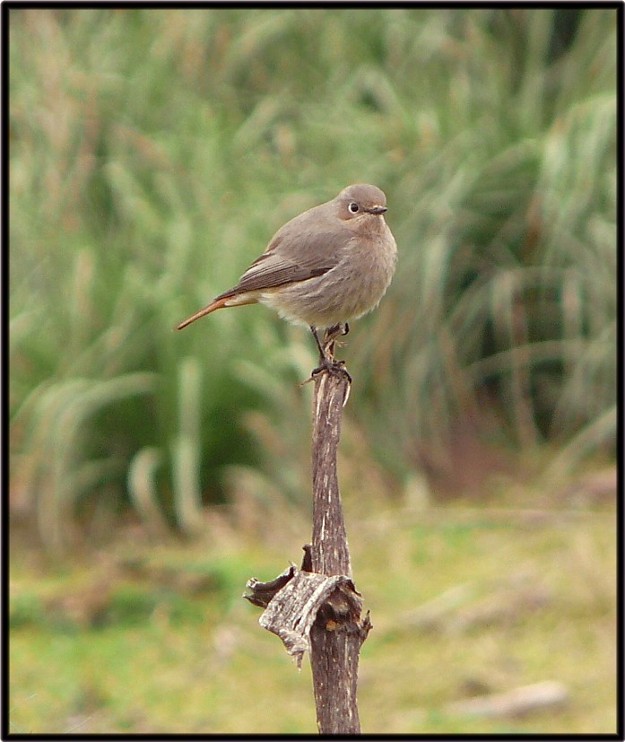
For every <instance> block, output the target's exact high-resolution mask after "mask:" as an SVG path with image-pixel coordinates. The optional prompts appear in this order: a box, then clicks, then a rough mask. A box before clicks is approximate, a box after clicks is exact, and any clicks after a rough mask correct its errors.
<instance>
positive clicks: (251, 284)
mask: <svg viewBox="0 0 625 742" xmlns="http://www.w3.org/2000/svg"><path fill="white" fill-rule="evenodd" d="M386 211H387V205H386V196H385V194H384V192H383V191H382V190H380V189H379V188H377V187H376V186H374V185H369V184H366V183H356V184H353V185H349V186H347V187H346V188H343V190H342V191H341V192H340V193H339V194H338V195H337V196H336V197H335V198H333V199H331V200H330V201H327V202H326V203H323V204H320V205H319V206H314V207H313V208H311V209H308V210H307V211H304V212H303V213H301V214H299V216H296V217H294V218H293V219H291V220H290V221H288V222H287V223H286V224H284V225H283V226H282V227H281V228H280V229H279V230H278V231H277V232H276V233H275V234H274V236H273V237H272V238H271V240H270V241H269V243H268V245H267V247H266V249H265V251H264V252H263V253H262V255H260V256H259V257H258V258H257V259H256V260H255V261H254V262H253V263H252V264H251V265H250V267H249V268H248V269H247V270H246V271H245V273H243V275H242V276H241V278H240V279H239V281H238V283H237V284H236V285H235V286H233V287H232V288H231V289H228V290H227V291H224V292H223V293H221V294H219V295H218V296H216V297H215V298H214V299H213V300H212V301H211V302H210V304H208V305H207V306H205V307H204V308H203V309H200V310H199V311H197V312H195V314H192V315H191V316H190V317H188V318H187V319H185V320H184V321H183V322H181V323H180V324H179V325H178V326H177V328H176V329H178V330H182V329H183V328H185V327H187V326H188V325H190V324H191V323H192V322H195V321H196V320H198V319H200V318H201V317H204V316H206V315H207V314H210V313H211V312H215V311H217V310H218V309H224V308H226V307H235V306H242V305H245V304H255V303H257V302H260V303H261V304H264V305H266V306H268V307H270V308H271V309H274V310H275V311H277V313H278V314H279V315H280V317H282V318H283V319H285V320H287V321H289V322H291V323H294V324H299V325H307V326H308V327H309V328H310V330H311V332H312V335H313V337H314V339H315V342H316V345H317V348H318V350H319V367H318V368H316V369H315V370H314V371H313V374H315V373H316V372H318V371H321V370H324V369H326V370H330V371H331V370H332V369H336V367H337V365H341V364H342V365H343V366H344V362H343V361H336V360H335V359H334V354H333V348H334V341H335V339H336V338H337V337H338V336H339V335H346V334H347V333H348V332H349V322H350V321H351V320H354V319H358V318H359V317H362V316H363V315H364V314H367V313H368V312H370V311H371V310H373V309H375V308H376V307H377V305H378V304H379V302H380V300H381V299H382V297H383V296H384V294H385V293H386V290H387V288H388V286H389V285H390V283H391V280H392V278H393V274H394V272H395V267H396V263H397V244H396V242H395V238H394V237H393V234H392V232H391V230H390V228H389V227H388V225H387V223H386V220H385V218H384V214H385V213H386ZM323 330H325V334H324V337H323V340H321V339H320V337H319V332H320V331H323Z"/></svg>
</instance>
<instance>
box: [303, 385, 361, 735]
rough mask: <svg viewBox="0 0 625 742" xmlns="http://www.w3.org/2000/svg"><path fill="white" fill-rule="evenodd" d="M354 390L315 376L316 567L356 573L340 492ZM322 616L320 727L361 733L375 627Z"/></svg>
mask: <svg viewBox="0 0 625 742" xmlns="http://www.w3.org/2000/svg"><path fill="white" fill-rule="evenodd" d="M348 392H349V376H348V375H347V374H346V373H331V372H325V373H320V374H317V375H316V376H315V394H314V420H313V451H312V469H313V535H312V541H313V543H312V552H311V556H312V570H313V572H318V573H321V574H324V575H348V576H351V563H350V556H349V548H348V545H347V534H346V531H345V522H344V518H343V509H342V506H341V498H340V494H339V487H338V479H337V471H336V453H337V447H338V443H339V438H340V424H341V415H342V413H343V406H344V403H345V400H346V397H347V394H348ZM337 629H338V624H336V623H335V622H333V621H331V620H326V621H324V620H322V619H318V620H317V621H316V622H315V624H314V625H313V627H312V629H311V633H310V644H311V649H310V660H311V666H312V673H313V684H314V692H315V704H316V708H317V725H318V727H319V732H320V733H321V734H340V733H342V734H359V733H360V721H359V718H358V706H357V703H356V687H357V681H358V658H359V653H360V646H361V644H362V642H363V641H364V638H365V637H366V634H367V631H368V629H369V623H368V618H367V619H365V620H364V621H363V622H360V616H354V617H353V620H350V621H348V622H347V623H346V624H343V625H342V626H341V627H340V630H337Z"/></svg>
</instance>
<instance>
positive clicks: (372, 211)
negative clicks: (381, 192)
mask: <svg viewBox="0 0 625 742" xmlns="http://www.w3.org/2000/svg"><path fill="white" fill-rule="evenodd" d="M367 211H368V212H369V213H370V214H383V213H384V212H385V211H388V208H387V207H386V206H372V207H371V208H370V209H367Z"/></svg>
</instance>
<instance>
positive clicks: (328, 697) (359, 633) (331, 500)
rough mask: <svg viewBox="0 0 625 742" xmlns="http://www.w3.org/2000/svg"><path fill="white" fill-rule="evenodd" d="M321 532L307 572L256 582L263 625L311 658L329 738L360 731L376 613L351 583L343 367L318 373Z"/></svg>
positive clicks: (315, 451)
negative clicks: (341, 473) (342, 479)
mask: <svg viewBox="0 0 625 742" xmlns="http://www.w3.org/2000/svg"><path fill="white" fill-rule="evenodd" d="M314 382H315V393H314V410H313V446H312V470H313V532H312V544H311V545H306V546H305V547H304V552H305V554H304V559H303V561H302V567H301V569H300V570H298V569H297V568H296V567H294V566H291V567H290V568H289V569H287V570H285V571H284V572H283V573H282V574H281V575H279V576H278V577H277V578H276V579H275V580H271V581H270V582H264V583H263V582H259V581H258V580H255V579H252V580H249V581H248V583H247V587H248V589H249V590H250V591H251V593H250V594H248V595H244V597H245V598H247V599H248V600H249V601H250V602H252V603H254V605H258V606H260V607H262V608H264V609H265V611H264V613H263V615H262V616H261V617H260V619H259V623H260V625H261V626H263V627H264V628H266V629H267V630H268V631H271V632H273V633H274V634H276V635H277V636H279V637H280V638H281V639H282V641H283V643H284V645H285V647H286V649H287V651H288V652H289V654H291V655H292V656H293V657H295V659H296V660H297V663H298V666H299V665H300V664H301V660H302V656H303V654H304V652H309V653H310V662H311V667H312V674H313V685H314V694H315V704H316V709H317V726H318V728H319V731H320V732H321V733H322V734H359V733H360V721H359V718H358V705H357V703H356V690H357V683H358V659H359V654H360V647H361V645H362V643H363V641H364V640H365V639H366V638H367V634H368V632H369V629H370V628H371V623H370V621H369V614H368V613H367V614H366V615H365V617H364V618H361V611H362V600H361V598H360V594H359V593H358V591H357V590H356V588H355V587H354V583H353V582H352V579H351V562H350V556H349V548H348V545H347V534H346V531H345V521H344V518H343V508H342V505H341V496H340V493H339V486H338V478H337V467H336V457H337V448H338V444H339V439H340V433H341V416H342V414H343V407H344V406H345V402H346V401H347V397H348V396H349V389H350V383H351V377H350V376H349V374H348V373H347V372H346V371H345V370H344V369H343V368H342V366H341V365H340V364H336V365H335V366H333V367H332V368H330V369H328V368H325V369H324V370H323V371H321V370H320V371H319V372H318V373H315V374H314Z"/></svg>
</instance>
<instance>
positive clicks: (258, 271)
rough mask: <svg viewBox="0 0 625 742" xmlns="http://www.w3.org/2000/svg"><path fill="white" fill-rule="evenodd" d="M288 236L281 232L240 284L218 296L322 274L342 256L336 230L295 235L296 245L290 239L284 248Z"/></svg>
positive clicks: (304, 279) (246, 272)
mask: <svg viewBox="0 0 625 742" xmlns="http://www.w3.org/2000/svg"><path fill="white" fill-rule="evenodd" d="M285 236H286V235H281V233H280V232H278V233H277V234H276V236H275V237H274V238H273V240H272V241H271V242H270V244H269V246H268V248H267V250H266V251H265V252H264V253H263V254H262V255H261V256H260V257H259V258H257V259H256V260H255V261H254V262H253V263H252V265H251V266H250V267H249V268H248V269H247V270H246V271H245V273H244V274H243V275H242V276H241V278H240V279H239V282H238V283H237V285H236V286H234V288H232V289H230V290H229V291H225V292H224V293H223V294H221V295H220V296H218V297H216V299H220V298H223V297H226V296H234V295H236V294H242V293H247V292H248V291H262V290H264V289H272V288H277V287H278V286H283V285H284V284H287V283H295V282H298V281H306V280H307V279H309V278H314V277H316V276H322V275H323V274H324V273H327V272H328V271H329V270H332V268H334V267H335V266H336V265H337V264H338V263H339V261H340V259H341V257H342V251H341V250H340V249H336V242H337V235H336V232H319V231H315V232H314V234H308V235H307V234H306V233H304V234H302V235H301V236H299V237H298V238H296V239H297V243H296V244H295V243H294V242H292V241H289V245H290V248H289V250H288V251H287V250H285V249H284V239H285Z"/></svg>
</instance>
